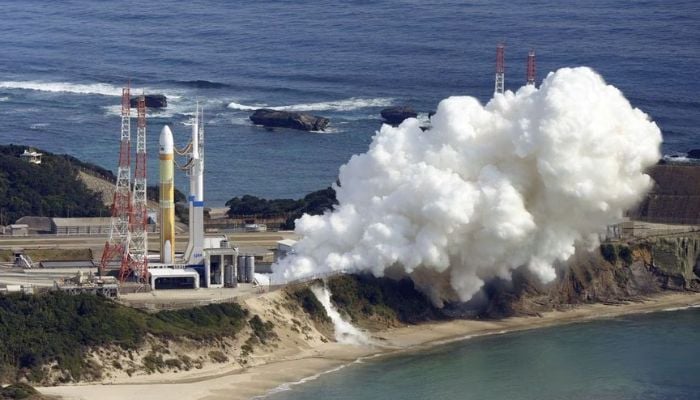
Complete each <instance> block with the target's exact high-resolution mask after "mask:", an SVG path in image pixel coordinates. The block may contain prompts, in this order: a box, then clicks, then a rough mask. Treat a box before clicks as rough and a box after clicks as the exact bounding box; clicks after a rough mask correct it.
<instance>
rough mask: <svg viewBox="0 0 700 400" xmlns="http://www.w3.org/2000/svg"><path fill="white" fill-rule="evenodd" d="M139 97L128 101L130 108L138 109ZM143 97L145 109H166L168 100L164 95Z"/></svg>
mask: <svg viewBox="0 0 700 400" xmlns="http://www.w3.org/2000/svg"><path fill="white" fill-rule="evenodd" d="M139 97H141V96H136V97H132V98H131V100H130V101H129V103H130V104H131V108H136V107H138V103H139ZM144 97H145V100H146V107H147V108H166V107H167V106H168V98H167V97H165V95H162V94H147V95H144Z"/></svg>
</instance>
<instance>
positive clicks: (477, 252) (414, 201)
mask: <svg viewBox="0 0 700 400" xmlns="http://www.w3.org/2000/svg"><path fill="white" fill-rule="evenodd" d="M431 122H432V126H431V128H430V129H428V130H427V131H425V132H423V131H422V130H421V129H420V127H419V124H418V121H417V120H415V119H409V120H406V121H404V123H402V124H401V125H400V126H399V127H391V126H388V125H384V126H383V127H382V128H381V130H380V131H379V132H378V133H377V134H376V136H375V137H374V138H373V141H372V143H371V145H370V148H369V150H368V151H367V153H364V154H360V155H355V156H353V157H352V158H351V159H350V161H349V162H348V163H347V164H345V165H343V166H342V167H341V168H340V176H339V180H340V183H341V185H342V186H340V187H336V188H335V189H336V192H337V197H338V201H339V205H338V207H337V208H336V210H335V211H333V212H327V213H325V214H324V215H321V216H309V215H304V216H303V217H302V218H300V219H299V220H298V221H297V224H296V226H297V228H296V230H297V233H299V234H300V235H301V236H302V237H303V238H302V239H301V240H300V241H299V242H298V243H297V245H296V247H295V253H296V254H294V255H291V256H289V257H287V258H285V259H283V260H282V261H281V262H280V263H279V264H277V265H276V266H274V271H275V274H276V278H277V279H282V280H291V279H296V278H302V277H308V276H314V275H319V274H324V273H331V272H333V271H346V272H352V271H370V272H372V273H373V274H374V275H377V276H382V275H384V274H385V272H386V270H387V269H388V268H392V270H393V269H397V268H400V269H402V270H403V271H405V273H406V274H410V275H412V276H413V277H414V278H416V277H422V279H421V280H422V282H421V287H422V288H423V290H425V291H426V292H428V293H429V294H430V295H431V296H432V297H433V298H434V299H436V298H438V299H439V297H440V296H441V295H442V294H441V293H439V292H442V291H443V290H442V289H440V288H439V287H438V285H440V283H439V282H437V281H435V282H434V287H431V283H430V279H428V282H427V284H426V282H425V277H426V276H427V277H430V276H440V277H447V278H448V279H449V286H450V287H451V289H452V290H454V292H455V293H456V294H457V295H458V297H459V299H460V300H462V301H466V300H469V299H470V298H471V297H472V296H473V295H474V294H475V293H476V292H478V291H479V289H480V288H481V287H482V285H483V283H484V280H485V279H489V278H492V277H496V276H497V277H502V278H506V279H508V278H509V277H510V274H511V272H512V270H514V269H515V268H518V267H520V266H527V267H528V268H529V269H530V270H531V271H532V272H533V273H534V274H536V276H538V277H539V279H540V280H541V281H542V282H543V283H546V282H548V281H551V280H553V279H554V278H555V277H556V271H555V269H554V267H553V263H554V262H555V261H557V260H560V261H564V260H566V259H568V258H569V257H570V256H571V255H572V254H573V253H574V248H575V244H588V245H591V244H595V243H596V240H597V234H598V233H599V232H601V231H603V230H604V229H605V227H606V226H607V225H608V224H611V223H614V222H616V221H619V220H620V219H621V217H622V215H623V212H624V211H625V210H627V209H629V208H631V207H632V206H634V205H635V204H636V203H637V202H638V201H639V200H640V198H641V196H642V195H643V194H644V193H645V192H646V191H647V190H648V189H649V187H650V185H651V179H650V178H649V176H648V175H645V174H644V170H645V169H646V168H647V167H649V166H651V165H653V164H654V163H656V162H657V161H658V160H659V157H660V154H659V146H660V143H661V132H660V131H659V128H658V127H657V126H656V124H655V123H654V122H652V121H650V118H649V117H648V116H647V115H646V114H645V113H644V112H642V111H640V110H639V109H636V108H633V107H632V106H631V105H630V103H629V102H628V101H627V100H626V99H625V97H624V96H623V95H622V93H621V92H620V91H619V90H618V89H616V88H615V87H613V86H610V85H607V84H606V83H605V82H604V80H603V79H602V77H601V76H599V75H598V74H596V73H595V72H594V71H592V70H591V69H589V68H586V67H580V68H563V69H560V70H558V71H557V72H554V73H550V74H549V75H548V76H547V78H546V79H545V80H544V81H543V82H542V85H541V86H540V88H538V89H536V88H534V87H532V86H524V87H522V88H520V89H519V90H518V91H517V92H516V93H512V92H510V91H508V92H506V93H505V94H503V95H496V96H495V97H494V98H493V99H492V100H491V101H490V102H489V103H488V104H486V105H485V106H482V105H481V104H480V103H479V101H477V100H476V99H474V98H472V97H450V98H447V99H445V100H443V101H442V102H440V104H439V106H438V108H437V112H436V114H435V115H434V116H433V117H432V119H431Z"/></svg>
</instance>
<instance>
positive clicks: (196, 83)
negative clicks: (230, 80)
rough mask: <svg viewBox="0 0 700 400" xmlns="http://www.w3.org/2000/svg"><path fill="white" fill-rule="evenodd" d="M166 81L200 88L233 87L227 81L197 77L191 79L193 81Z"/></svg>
mask: <svg viewBox="0 0 700 400" xmlns="http://www.w3.org/2000/svg"><path fill="white" fill-rule="evenodd" d="M165 82H166V83H173V84H176V85H180V86H187V87H193V88H198V89H222V88H228V87H232V86H231V85H229V84H226V83H221V82H214V81H207V80H203V79H196V80H191V81H176V80H171V81H165Z"/></svg>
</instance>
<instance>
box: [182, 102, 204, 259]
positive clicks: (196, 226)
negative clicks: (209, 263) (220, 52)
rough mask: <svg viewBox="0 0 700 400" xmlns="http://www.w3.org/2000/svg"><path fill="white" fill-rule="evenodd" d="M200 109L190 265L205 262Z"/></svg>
mask: <svg viewBox="0 0 700 400" xmlns="http://www.w3.org/2000/svg"><path fill="white" fill-rule="evenodd" d="M199 119H200V114H199V109H198V110H197V112H196V113H195V118H194V121H193V123H192V167H191V170H190V174H189V175H190V194H189V197H188V203H189V216H190V224H189V225H190V227H189V232H190V241H189V243H188V245H187V250H186V251H185V261H186V262H187V264H190V265H199V264H203V263H204V132H203V130H202V129H200V120H199Z"/></svg>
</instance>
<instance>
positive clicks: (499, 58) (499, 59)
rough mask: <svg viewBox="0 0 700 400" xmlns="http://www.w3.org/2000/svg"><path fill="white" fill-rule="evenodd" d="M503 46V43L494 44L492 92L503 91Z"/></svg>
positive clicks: (504, 69) (504, 70)
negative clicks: (494, 63)
mask: <svg viewBox="0 0 700 400" xmlns="http://www.w3.org/2000/svg"><path fill="white" fill-rule="evenodd" d="M505 48H506V46H505V45H504V44H503V43H499V44H498V46H496V85H495V88H494V91H493V93H494V94H496V93H503V92H504V91H505V72H506V68H505Z"/></svg>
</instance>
